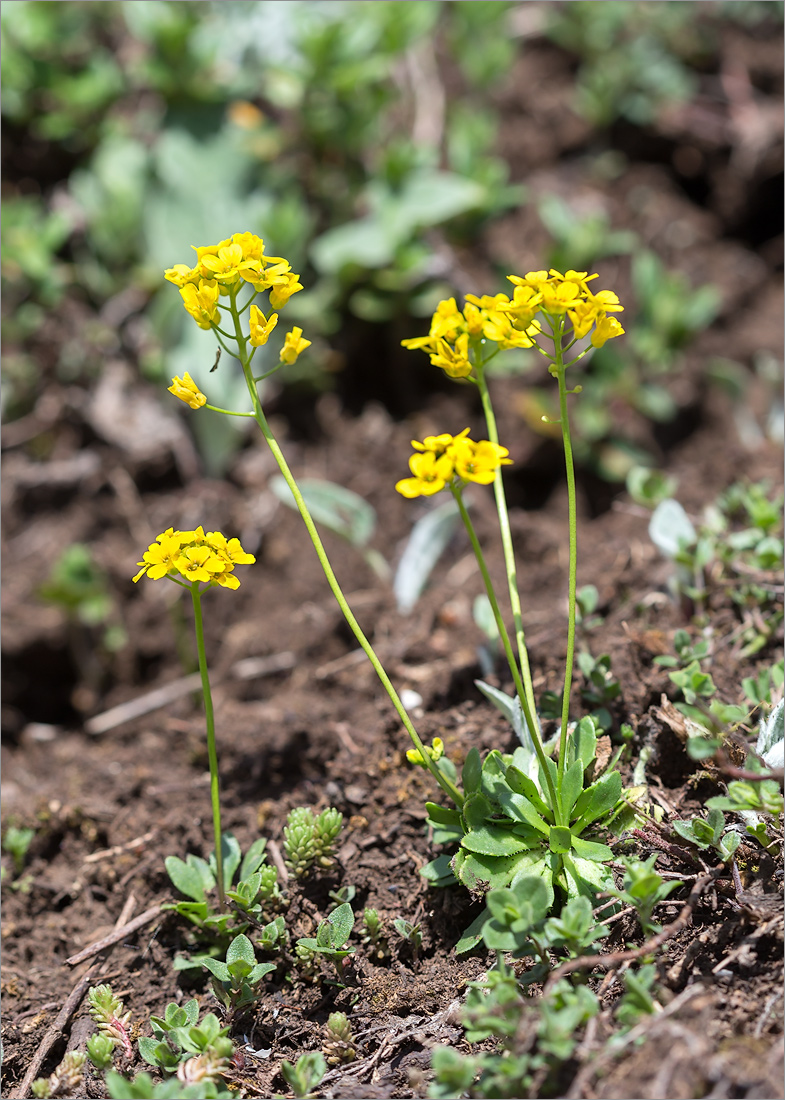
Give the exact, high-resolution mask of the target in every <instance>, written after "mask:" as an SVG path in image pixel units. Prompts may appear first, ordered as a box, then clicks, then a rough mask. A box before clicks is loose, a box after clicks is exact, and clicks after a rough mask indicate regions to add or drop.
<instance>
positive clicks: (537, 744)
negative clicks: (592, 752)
mask: <svg viewBox="0 0 785 1100" xmlns="http://www.w3.org/2000/svg"><path fill="white" fill-rule="evenodd" d="M450 490H451V491H452V495H453V496H454V497H455V503H456V504H457V505H458V510H459V512H460V513H461V519H462V520H463V525H464V527H465V528H466V531H467V534H468V535H469V540H470V542H471V544H472V550H473V551H474V556H475V558H476V559H477V564H478V565H479V567H480V573H481V574H482V579H483V581H484V583H485V591H486V592H487V593H488V599H489V601H490V604H491V610H492V611H493V617H494V619H495V620H496V627H497V629H498V631H499V637H500V638H501V640H502V645H503V646H504V652H505V655H506V657H507V664H508V665H509V666H510V672H511V673H512V678H513V681H514V683H515V690H516V692H517V693H518V698H519V699H520V703H521V709H522V711H523V717H524V719H525V720H526V725H527V726H528V727H529V731H530V734H531V739H532V744H533V745H534V751H535V752H536V754H537V759H538V760H539V762H540V768H541V771H542V775H543V778H544V779H545V783H546V786H547V787H548V794H549V796H550V800H551V806H552V807H553V812H554V814H555V815H556V823H557V824H562V821H561V817H562V813H561V802H560V800H559V799H558V798H557V797H556V789H555V787H554V784H553V779H552V778H551V773H550V770H549V768H548V765H547V763H546V759H545V750H544V749H543V747H542V743H541V741H540V738H539V736H538V733H537V726H536V724H535V723H536V720H537V719H536V711H535V712H534V714H532V712H531V710H530V707H529V701H528V699H527V697H526V692H525V690H524V686H523V681H522V680H521V674H520V672H519V670H518V664H517V662H516V660H515V654H514V653H513V651H512V644H511V642H510V636H509V634H508V633H507V627H506V626H505V625H504V619H503V618H502V613H501V611H500V610H499V601H498V600H497V599H496V592H495V591H494V587H493V582H492V581H491V577H490V574H489V573H488V567H487V565H486V563H485V556H484V554H483V552H482V547H481V546H480V542H479V539H478V538H477V532H476V531H475V529H474V524H473V523H472V521H471V518H470V516H469V513H468V511H467V509H466V505H465V504H464V502H463V488H462V486H456V485H451V486H450ZM532 731H533V732H532Z"/></svg>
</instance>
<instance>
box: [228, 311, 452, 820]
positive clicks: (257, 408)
mask: <svg viewBox="0 0 785 1100" xmlns="http://www.w3.org/2000/svg"><path fill="white" fill-rule="evenodd" d="M232 315H233V317H234V322H235V331H236V339H237V345H238V349H239V358H240V363H241V364H242V368H243V373H244V375H245V380H246V383H247V385H248V392H249V394H250V397H251V401H252V402H253V407H254V417H255V419H256V422H257V424H258V425H259V428H260V429H261V432H262V435H263V436H264V438H265V439H266V441H267V445H268V446H269V448H270V450H271V451H272V453H273V457H274V458H275V461H276V462H277V463H278V468H279V470H280V471H281V474H282V475H283V478H284V481H285V482H286V484H287V485H288V486H289V489H290V491H291V494H292V496H293V497H294V501H295V504H296V505H297V510H298V511H299V513H300V515H301V517H302V520H303V523H304V524H305V527H306V530H307V531H308V535H309V536H310V539H311V542H312V543H313V547H314V550H315V551H316V556H317V557H318V559H319V564H320V565H321V567H322V570H323V572H324V575H325V577H326V578H327V583H328V584H329V586H330V590H331V591H332V594H333V595H334V596H335V599H336V600H337V602H338V606H339V607H340V609H341V611H342V612H343V616H344V618H345V619H346V621H347V623H348V624H349V627H350V629H351V631H352V633H353V634H354V636H355V638H356V639H357V641H358V642H359V644H360V646H361V648H362V649H363V651H364V653H365V655H366V657H367V658H368V660H369V661H370V662H371V664H372V665H373V668H374V671H375V672H376V675H377V676H378V677H379V679H380V680H381V683H382V686H383V687H384V690H385V691H386V692H387V694H388V695H389V697H390V701H391V702H392V704H393V706H394V707H395V709H396V711H397V712H398V716H399V718H400V719H401V722H402V723H403V726H404V728H405V730H406V732H407V733H408V734H409V737H410V738H411V740H412V742H413V744H414V745H415V747H416V748H417V749H418V750H419V752H420V756H421V757H422V759H423V761H424V762H425V765H426V767H427V768H428V770H429V771H430V772H431V774H432V775H433V777H434V779H435V780H436V782H437V783H438V784H439V786H440V787H441V788H442V790H443V791H444V792H445V794H447V795H448V796H449V797H450V798H451V799H452V801H453V802H454V803H455V805H456V806H457V807H458V808H459V809H460V808H461V807H462V806H463V795H462V794H461V792H460V791H459V790H458V788H457V787H456V786H455V784H454V783H453V782H452V781H451V780H450V779H448V778H447V776H446V775H443V774H442V772H441V771H440V770H439V768H438V767H437V765H436V763H435V761H434V760H433V759H432V758H431V756H430V755H429V753H428V751H427V749H426V748H425V745H424V744H423V743H422V741H421V739H420V735H419V734H418V733H417V730H416V729H415V728H414V726H413V724H412V721H411V719H410V718H409V715H408V714H407V712H406V708H405V707H404V705H403V703H402V702H401V700H400V698H399V696H398V693H397V691H396V690H395V688H394V687H393V685H392V682H391V680H390V678H389V676H388V675H387V673H386V672H385V670H384V667H383V666H382V663H381V661H380V660H379V658H378V657H377V656H376V653H375V651H374V649H373V646H372V645H371V643H370V642H369V641H368V639H367V638H366V636H365V634H364V633H363V630H362V628H361V627H360V624H359V623H358V622H357V620H356V618H355V617H354V614H353V612H352V609H351V608H350V607H349V604H348V601H347V599H346V597H345V596H344V594H343V590H342V589H341V586H340V585H339V583H338V579H337V577H336V576H335V573H334V572H333V568H332V566H331V565H330V561H329V558H328V557H327V551H326V550H325V548H324V545H323V543H322V540H321V539H320V537H319V532H318V531H317V530H316V525H315V523H314V521H313V519H312V518H311V513H310V512H309V511H308V506H307V505H306V503H305V499H304V498H303V495H302V493H301V492H300V487H299V486H298V484H297V482H296V480H295V478H294V475H293V474H292V472H291V470H290V469H289V465H288V463H287V461H286V459H285V458H284V455H283V451H282V450H281V448H280V446H279V445H278V441H277V440H276V438H275V436H274V435H273V433H272V430H271V429H270V425H269V424H268V422H267V418H266V416H265V415H264V412H263V410H262V404H261V401H260V400H259V394H258V392H257V389H256V385H255V383H254V380H253V375H252V373H251V368H250V364H249V363H248V357H247V354H246V338H245V336H244V334H243V331H242V327H241V325H240V318H239V315H238V314H237V311H236V308H235V303H234V299H233V298H232Z"/></svg>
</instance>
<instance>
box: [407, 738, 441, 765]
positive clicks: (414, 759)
mask: <svg viewBox="0 0 785 1100" xmlns="http://www.w3.org/2000/svg"><path fill="white" fill-rule="evenodd" d="M423 748H424V749H425V751H426V752H427V753H428V755H429V756H430V758H431V760H433V761H434V762H435V761H437V760H441V758H442V757H443V756H444V741H442V739H441V737H434V739H433V746H431V745H423ZM406 759H407V760H408V761H409V763H410V764H419V765H420V767H422V768H425V767H427V765H426V763H425V761H424V760H423V757H422V753H421V752H420V750H419V749H407V750H406Z"/></svg>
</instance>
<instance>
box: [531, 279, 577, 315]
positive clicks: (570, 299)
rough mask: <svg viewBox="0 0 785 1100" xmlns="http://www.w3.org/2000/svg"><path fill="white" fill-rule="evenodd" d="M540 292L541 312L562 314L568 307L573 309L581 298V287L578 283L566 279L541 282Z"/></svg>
mask: <svg viewBox="0 0 785 1100" xmlns="http://www.w3.org/2000/svg"><path fill="white" fill-rule="evenodd" d="M540 292H541V294H542V305H541V306H540V308H541V309H542V311H543V313H550V314H552V315H559V314H564V313H566V312H567V310H568V309H574V308H575V306H576V305H577V304H578V302H580V300H581V288H580V286H579V285H578V283H573V282H570V281H568V280H565V281H564V282H559V281H558V280H554V281H553V282H547V283H543V284H542V286H541V288H540Z"/></svg>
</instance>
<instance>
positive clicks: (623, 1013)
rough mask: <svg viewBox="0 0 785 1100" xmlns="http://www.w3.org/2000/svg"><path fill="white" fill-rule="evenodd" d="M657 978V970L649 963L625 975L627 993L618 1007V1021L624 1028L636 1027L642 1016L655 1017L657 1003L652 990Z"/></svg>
mask: <svg viewBox="0 0 785 1100" xmlns="http://www.w3.org/2000/svg"><path fill="white" fill-rule="evenodd" d="M656 978H657V968H656V966H655V965H654V964H653V963H647V964H646V965H645V966H641V967H640V968H639V969H638V970H636V971H633V970H627V971H626V972H625V974H624V977H623V981H624V988H625V990H626V992H625V993H624V996H623V997H622V998H621V1000H620V1001H619V1003H618V1005H617V1007H616V1019H617V1020H618V1022H619V1023H620V1024H621V1025H622V1027H623V1028H625V1030H626V1029H628V1028H631V1027H634V1026H635V1024H637V1023H638V1021H639V1020H640V1019H641V1017H642V1016H653V1015H654V1013H655V1012H656V1011H657V1003H656V1001H655V1000H654V997H653V996H652V988H653V987H654V983H655V980H656Z"/></svg>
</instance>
